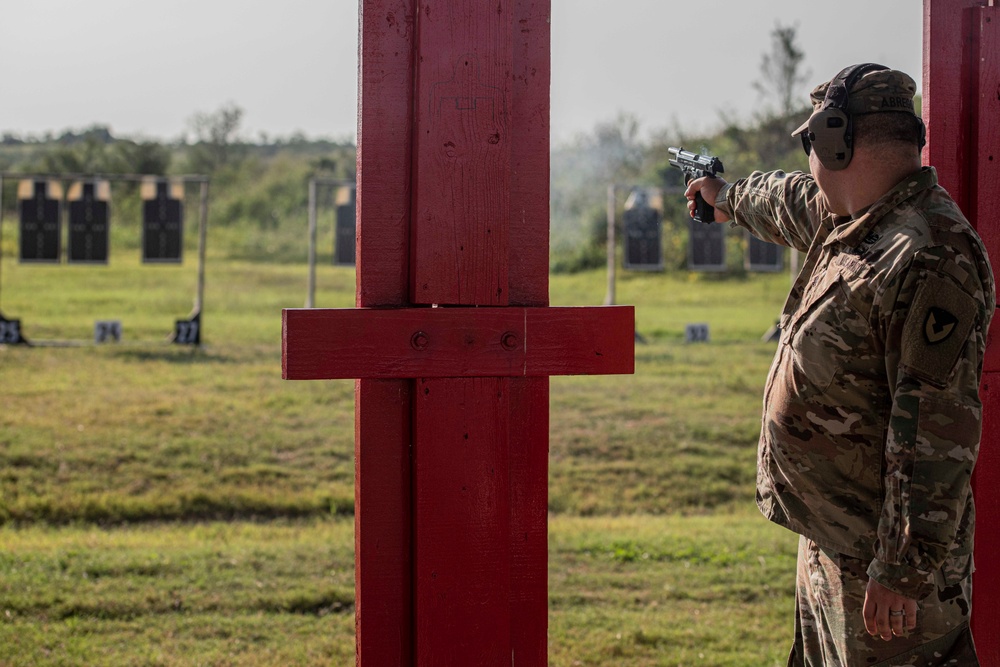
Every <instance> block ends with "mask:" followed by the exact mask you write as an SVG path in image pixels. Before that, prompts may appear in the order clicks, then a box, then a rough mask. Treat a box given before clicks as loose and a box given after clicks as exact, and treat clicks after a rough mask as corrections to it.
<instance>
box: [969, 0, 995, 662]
mask: <svg viewBox="0 0 1000 667" xmlns="http://www.w3.org/2000/svg"><path fill="white" fill-rule="evenodd" d="M967 14H969V15H971V16H970V19H971V20H969V21H967V25H969V27H970V28H971V32H970V40H969V41H970V42H972V43H973V44H974V45H975V47H976V49H977V52H976V61H977V63H978V66H977V67H976V72H975V74H976V76H975V78H974V79H973V81H974V84H975V86H974V88H972V91H973V94H972V95H969V96H968V97H969V98H971V99H970V103H971V106H972V131H971V133H970V137H969V139H970V148H969V150H968V155H969V157H970V160H969V163H970V164H969V175H970V184H971V188H970V190H971V192H970V194H969V198H970V201H969V209H968V210H969V217H970V219H971V220H972V221H973V224H974V225H975V227H976V229H977V230H978V232H979V235H980V236H981V237H982V239H983V242H984V243H985V245H986V250H987V252H988V253H989V256H990V257H992V258H993V261H994V262H996V261H998V260H1000V220H998V219H997V211H1000V7H979V8H976V9H972V10H967ZM995 319H996V318H995ZM992 329H993V331H997V330H998V329H1000V322H996V323H994V324H993V326H992ZM998 348H1000V340H997V335H996V334H994V335H993V336H991V337H990V338H989V339H988V343H987V348H986V360H985V363H984V369H985V371H986V372H985V373H984V374H983V392H982V393H983V438H982V442H981V444H980V446H979V459H978V461H977V462H976V473H975V481H974V484H973V489H974V491H975V494H976V552H975V561H976V566H977V567H976V573H975V575H974V583H973V594H972V606H973V613H972V630H973V634H974V636H975V640H976V646H977V649H978V652H979V659H980V662H981V663H982V664H983V665H1000V605H998V604H997V600H1000V492H998V491H997V481H998V480H1000V446H998V442H1000V354H998V352H1000V350H998Z"/></svg>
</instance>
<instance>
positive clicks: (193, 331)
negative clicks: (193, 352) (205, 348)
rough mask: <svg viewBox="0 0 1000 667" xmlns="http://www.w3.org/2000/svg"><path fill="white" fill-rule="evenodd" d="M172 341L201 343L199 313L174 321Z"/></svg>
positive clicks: (192, 343) (189, 343) (179, 343)
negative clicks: (186, 318)
mask: <svg viewBox="0 0 1000 667" xmlns="http://www.w3.org/2000/svg"><path fill="white" fill-rule="evenodd" d="M173 342H174V343H176V344H178V345H201V314H200V313H199V314H197V315H195V316H194V317H192V318H191V319H190V320H177V321H176V322H175V323H174V336H173Z"/></svg>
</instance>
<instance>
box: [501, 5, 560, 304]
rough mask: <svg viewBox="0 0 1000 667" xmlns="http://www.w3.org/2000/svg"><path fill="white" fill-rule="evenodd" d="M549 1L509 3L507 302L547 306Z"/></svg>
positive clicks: (549, 78)
mask: <svg viewBox="0 0 1000 667" xmlns="http://www.w3.org/2000/svg"><path fill="white" fill-rule="evenodd" d="M549 19H550V0H517V2H516V3H515V20H514V23H513V29H514V40H513V43H514V50H513V59H514V69H513V81H512V84H511V85H512V94H511V100H512V101H511V127H510V136H511V156H510V163H511V166H510V168H511V177H510V188H511V195H510V239H511V240H510V271H509V275H508V282H509V290H510V303H511V304H512V305H518V306H546V305H548V303H549V122H550V121H549V90H550V80H551V64H550V62H549V61H550V58H549V52H550V50H551V49H550V44H551V28H550V21H549Z"/></svg>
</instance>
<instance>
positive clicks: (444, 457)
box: [413, 378, 511, 667]
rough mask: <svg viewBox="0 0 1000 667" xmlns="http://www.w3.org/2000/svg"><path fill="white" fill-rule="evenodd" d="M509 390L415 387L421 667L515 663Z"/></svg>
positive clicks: (495, 382)
mask: <svg viewBox="0 0 1000 667" xmlns="http://www.w3.org/2000/svg"><path fill="white" fill-rule="evenodd" d="M509 384H510V381H509V380H504V379H499V378H470V379H447V378H446V379H423V380H419V381H418V382H417V383H416V396H415V407H416V409H415V412H414V421H413V429H414V442H415V445H414V447H415V451H414V455H415V458H414V460H415V470H414V484H415V491H416V495H415V497H416V500H415V528H416V556H415V560H416V569H415V579H416V589H415V593H414V595H415V598H416V622H415V625H416V655H417V664H419V665H427V666H428V667H429V666H431V665H482V666H494V665H495V666H496V667H501V666H503V667H506V666H508V665H510V664H511V662H510V614H509V607H508V599H509V594H510V469H509V462H508V459H509V457H508V430H507V424H508V417H509V409H510V408H509V391H508V387H509Z"/></svg>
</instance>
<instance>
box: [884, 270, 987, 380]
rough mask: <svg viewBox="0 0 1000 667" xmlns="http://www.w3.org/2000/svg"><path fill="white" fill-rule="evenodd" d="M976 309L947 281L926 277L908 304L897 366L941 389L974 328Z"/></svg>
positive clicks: (968, 297)
mask: <svg viewBox="0 0 1000 667" xmlns="http://www.w3.org/2000/svg"><path fill="white" fill-rule="evenodd" d="M978 312H979V306H978V304H977V303H976V301H975V299H973V298H972V297H971V296H970V295H969V294H967V293H966V292H964V291H963V290H962V289H961V288H959V287H958V286H957V285H956V284H955V283H954V282H952V281H951V280H948V279H947V278H940V277H937V276H928V277H927V278H926V280H925V281H924V282H923V283H922V284H921V285H920V288H919V289H918V290H917V294H916V296H915V297H914V299H913V303H911V304H910V312H909V314H908V315H907V317H906V324H905V329H904V331H903V339H902V341H901V344H902V349H901V350H900V364H901V365H902V366H903V367H904V368H905V369H906V370H907V371H909V372H911V373H913V374H914V375H915V376H917V377H919V378H921V379H924V380H927V381H928V382H931V383H933V384H936V385H939V386H940V385H944V384H946V383H947V381H948V376H950V375H951V371H952V369H954V367H955V364H956V362H958V357H959V355H960V354H961V353H962V349H963V348H964V347H965V344H966V342H967V341H968V338H969V334H970V333H971V332H972V329H973V328H974V327H975V325H976V318H977V315H978Z"/></svg>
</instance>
